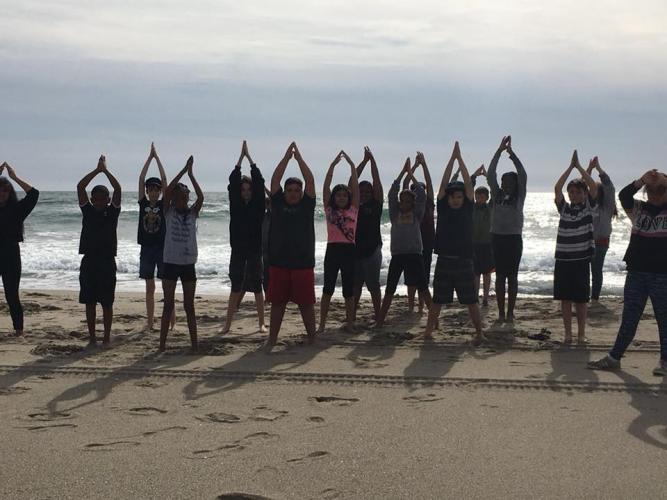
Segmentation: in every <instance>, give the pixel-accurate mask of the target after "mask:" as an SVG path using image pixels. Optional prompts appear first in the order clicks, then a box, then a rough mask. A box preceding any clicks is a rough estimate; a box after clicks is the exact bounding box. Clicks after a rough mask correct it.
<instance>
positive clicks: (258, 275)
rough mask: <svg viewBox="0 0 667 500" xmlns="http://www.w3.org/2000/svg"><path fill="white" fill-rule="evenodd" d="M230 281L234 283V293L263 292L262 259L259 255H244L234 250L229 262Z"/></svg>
mask: <svg viewBox="0 0 667 500" xmlns="http://www.w3.org/2000/svg"><path fill="white" fill-rule="evenodd" d="M229 279H230V281H231V282H232V292H235V293H238V292H252V293H261V291H262V257H261V255H260V254H259V253H256V254H248V255H246V254H243V253H241V252H235V251H234V250H232V257H231V259H230V260H229Z"/></svg>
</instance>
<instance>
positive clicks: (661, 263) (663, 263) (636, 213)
mask: <svg viewBox="0 0 667 500" xmlns="http://www.w3.org/2000/svg"><path fill="white" fill-rule="evenodd" d="M642 187H643V188H644V190H645V191H646V196H647V200H646V201H640V200H636V199H635V198H634V196H635V194H636V193H637V192H638V191H639V190H640V189H641V188H642ZM618 197H619V199H620V201H621V206H622V207H623V210H625V213H626V214H627V215H628V217H629V218H630V220H631V221H632V234H631V235H630V243H629V244H628V249H627V251H626V252H625V256H624V257H623V260H624V261H625V264H626V265H627V275H626V277H625V288H624V290H623V316H622V319H621V326H620V328H619V330H618V335H617V336H616V342H615V343H614V347H612V349H611V351H610V352H609V354H607V355H606V356H605V357H604V358H602V359H599V360H597V361H591V362H590V363H588V368H590V369H592V370H619V369H620V368H621V358H622V357H623V355H624V354H625V351H626V350H627V348H628V346H629V345H630V343H631V342H632V340H633V339H634V337H635V334H636V333H637V325H638V324H639V320H640V319H641V317H642V313H643V312H644V308H645V307H646V301H647V300H648V299H649V298H650V299H651V303H652V304H653V312H654V314H655V319H656V321H657V323H658V334H659V337H660V361H659V362H658V366H657V367H656V368H655V369H654V370H653V374H654V375H655V376H658V377H664V376H667V258H666V257H665V256H667V174H664V173H662V172H658V171H657V170H655V169H654V170H649V171H648V172H646V173H645V174H644V175H642V177H641V178H640V179H638V180H636V181H634V182H631V183H630V184H628V185H627V186H625V187H624V188H623V189H622V190H621V192H620V193H618Z"/></svg>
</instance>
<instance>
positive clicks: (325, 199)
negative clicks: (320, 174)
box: [322, 150, 356, 205]
mask: <svg viewBox="0 0 667 500" xmlns="http://www.w3.org/2000/svg"><path fill="white" fill-rule="evenodd" d="M342 155H343V151H342V150H341V151H340V152H339V153H338V154H337V155H336V157H335V158H334V159H333V161H332V162H331V165H329V168H328V169H327V175H326V176H325V177H324V185H323V186H322V203H324V204H325V205H327V204H328V203H329V200H330V199H331V179H333V173H334V169H335V168H336V165H338V162H339V161H340V159H341V157H342ZM355 173H356V170H355Z"/></svg>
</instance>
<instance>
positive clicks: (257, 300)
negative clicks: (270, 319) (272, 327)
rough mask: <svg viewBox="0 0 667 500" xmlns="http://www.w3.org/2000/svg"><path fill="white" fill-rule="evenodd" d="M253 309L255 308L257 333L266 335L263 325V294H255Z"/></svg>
mask: <svg viewBox="0 0 667 500" xmlns="http://www.w3.org/2000/svg"><path fill="white" fill-rule="evenodd" d="M255 307H256V308H257V321H258V322H259V331H260V333H266V325H265V324H264V294H263V293H262V292H259V293H256V294H255Z"/></svg>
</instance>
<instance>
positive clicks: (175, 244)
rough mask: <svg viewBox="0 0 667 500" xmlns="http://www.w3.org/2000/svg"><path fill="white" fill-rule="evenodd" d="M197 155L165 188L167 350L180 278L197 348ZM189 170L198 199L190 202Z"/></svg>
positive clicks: (164, 323)
mask: <svg viewBox="0 0 667 500" xmlns="http://www.w3.org/2000/svg"><path fill="white" fill-rule="evenodd" d="M193 164H194V158H193V157H192V156H190V158H188V161H187V163H186V164H185V167H183V169H182V170H181V171H180V172H179V173H178V175H177V176H176V177H174V179H173V180H172V181H171V182H170V183H169V185H168V186H167V188H166V189H165V191H164V196H163V203H164V212H165V214H164V219H165V225H166V231H165V236H164V256H163V261H164V264H163V266H164V267H163V271H162V274H163V277H162V290H163V292H164V308H163V309H162V324H161V325H160V347H159V351H160V352H164V350H165V349H166V344H167V331H168V330H169V322H170V320H171V317H172V314H173V310H174V295H175V292H176V283H177V282H178V279H179V278H180V279H181V286H182V287H183V308H184V309H185V315H186V317H187V320H188V331H189V332H190V343H191V345H192V352H196V351H197V318H196V317H195V289H196V287H197V273H196V271H195V263H196V262H197V253H198V252H197V219H198V218H199V214H200V212H201V208H202V205H203V204H204V193H203V192H202V190H201V187H200V186H199V183H198V182H197V179H195V176H194V173H193V171H192V166H193ZM186 173H187V174H188V177H189V178H190V182H191V183H192V187H193V188H194V190H195V194H196V195H197V199H196V200H195V202H194V203H193V204H192V205H191V206H188V202H189V200H190V189H189V188H188V187H187V186H186V185H185V184H182V183H181V182H180V180H181V178H182V177H183V176H184V175H185V174H186Z"/></svg>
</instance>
